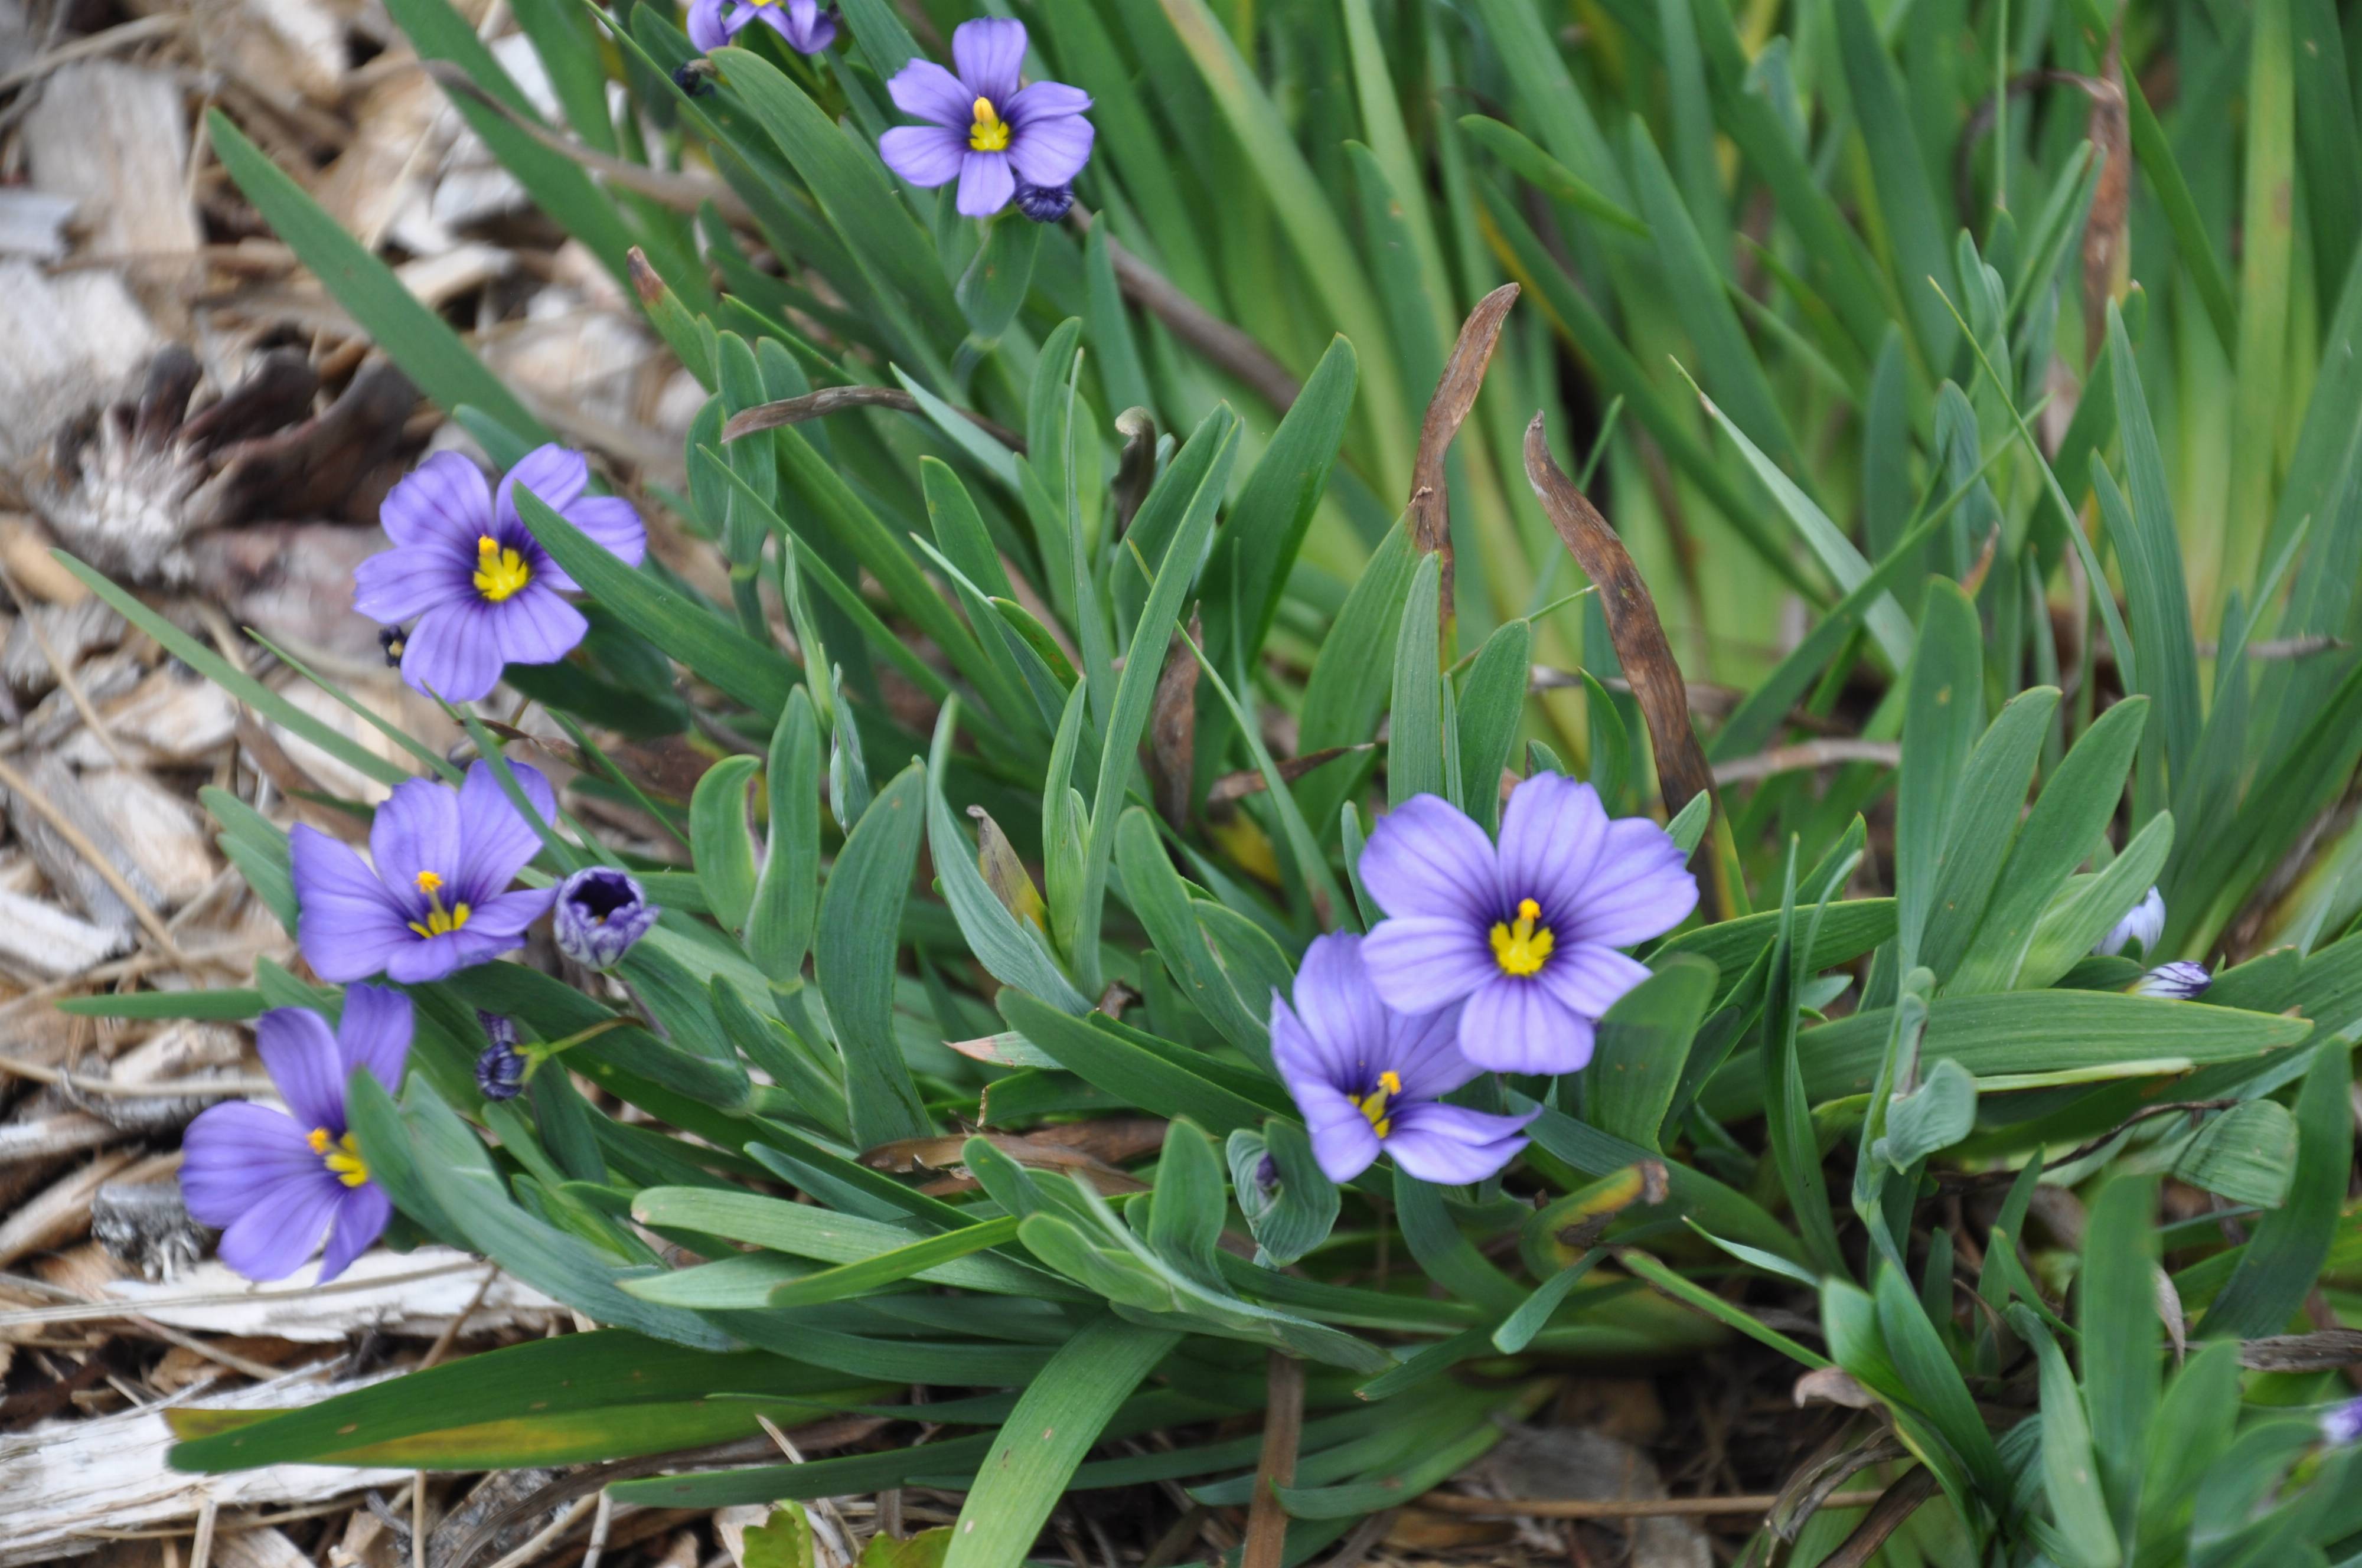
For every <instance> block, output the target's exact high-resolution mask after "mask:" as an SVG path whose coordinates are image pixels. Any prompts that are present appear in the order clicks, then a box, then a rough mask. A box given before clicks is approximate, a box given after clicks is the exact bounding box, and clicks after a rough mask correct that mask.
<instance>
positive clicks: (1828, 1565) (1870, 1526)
mask: <svg viewBox="0 0 2362 1568" xmlns="http://www.w3.org/2000/svg"><path fill="white" fill-rule="evenodd" d="M1935 1495H1936V1475H1935V1473H1934V1472H1933V1471H1931V1470H1928V1469H1926V1467H1925V1466H1922V1467H1921V1468H1919V1469H1917V1470H1914V1471H1913V1472H1912V1473H1911V1474H1908V1475H1905V1476H1904V1478H1903V1479H1902V1480H1900V1481H1897V1482H1896V1483H1895V1484H1894V1485H1892V1486H1889V1487H1888V1488H1887V1489H1886V1490H1885V1491H1884V1492H1882V1493H1880V1494H1879V1495H1878V1497H1877V1500H1876V1501H1874V1502H1872V1503H1871V1505H1870V1513H1869V1515H1868V1516H1867V1517H1866V1518H1863V1519H1862V1521H1861V1523H1860V1524H1858V1525H1856V1526H1854V1530H1853V1533H1852V1534H1851V1535H1849V1536H1848V1537H1846V1538H1845V1541H1844V1544H1842V1545H1840V1546H1839V1547H1838V1549H1837V1550H1836V1551H1832V1552H1830V1553H1829V1554H1828V1555H1827V1557H1824V1558H1822V1559H1821V1568H1862V1565H1863V1564H1864V1563H1866V1562H1869V1561H1870V1560H1871V1558H1872V1557H1875V1556H1877V1555H1878V1549H1879V1548H1880V1547H1882V1546H1883V1545H1885V1544H1886V1538H1887V1537H1888V1536H1890V1535H1893V1533H1894V1532H1895V1531H1896V1530H1897V1529H1901V1528H1902V1527H1903V1521H1904V1519H1907V1518H1910V1517H1911V1516H1912V1515H1913V1514H1914V1513H1915V1512H1916V1511H1917V1510H1918V1507H1919V1505H1920V1504H1922V1503H1924V1502H1926V1500H1927V1499H1928V1498H1930V1497H1932V1496H1935ZM1845 1496H1847V1494H1839V1496H1837V1497H1831V1498H1830V1499H1829V1500H1828V1503H1827V1504H1824V1505H1823V1506H1824V1507H1829V1506H1835V1507H1860V1504H1859V1503H1851V1502H1847V1501H1843V1500H1841V1499H1842V1498H1843V1497H1845ZM1851 1496H1868V1495H1867V1494H1864V1493H1855V1494H1851Z"/></svg>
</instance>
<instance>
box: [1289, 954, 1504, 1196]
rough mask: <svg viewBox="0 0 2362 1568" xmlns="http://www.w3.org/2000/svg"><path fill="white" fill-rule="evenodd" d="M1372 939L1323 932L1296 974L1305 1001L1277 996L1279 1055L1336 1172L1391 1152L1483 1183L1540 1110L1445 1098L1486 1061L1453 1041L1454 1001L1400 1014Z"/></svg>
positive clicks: (1422, 1172)
mask: <svg viewBox="0 0 2362 1568" xmlns="http://www.w3.org/2000/svg"><path fill="white" fill-rule="evenodd" d="M1373 945H1374V944H1373V943H1371V942H1370V941H1369V940H1368V939H1365V938H1363V937H1359V936H1349V935H1345V934H1343V933H1337V934H1333V935H1330V936H1323V937H1319V938H1316V939H1315V940H1314V941H1313V944H1312V945H1311V946H1310V947H1308V948H1307V949H1305V953H1304V964H1303V966H1302V967H1301V968H1299V969H1298V970H1297V974H1296V1005H1295V1006H1294V1007H1293V1008H1290V1007H1289V1006H1288V1004H1287V1003H1286V1001H1285V1000H1284V999H1281V997H1280V995H1279V992H1278V991H1277V990H1274V991H1273V992H1272V996H1271V1054H1272V1057H1273V1060H1274V1061H1275V1062H1276V1063H1277V1065H1278V1067H1279V1076H1280V1078H1281V1080H1282V1081H1283V1082H1285V1083H1286V1085H1287V1092H1288V1093H1289V1094H1290V1095H1293V1096H1294V1097H1295V1099H1296V1104H1297V1109H1298V1110H1302V1111H1303V1112H1304V1121H1305V1126H1306V1127H1307V1128H1308V1130H1309V1131H1310V1132H1311V1134H1312V1153H1313V1155H1314V1157H1315V1158H1317V1159H1318V1160H1319V1162H1320V1169H1321V1170H1322V1171H1323V1172H1324V1173H1326V1175H1327V1176H1328V1177H1329V1179H1330V1180H1331V1181H1338V1182H1344V1181H1351V1180H1352V1179H1353V1178H1354V1177H1355V1176H1360V1175H1361V1174H1362V1173H1363V1171H1365V1170H1367V1169H1369V1167H1370V1165H1371V1163H1372V1162H1373V1161H1374V1160H1375V1159H1376V1158H1377V1157H1378V1155H1379V1154H1380V1152H1381V1151H1383V1152H1384V1153H1385V1154H1392V1155H1393V1156H1394V1157H1395V1164H1396V1165H1400V1166H1401V1167H1402V1168H1403V1169H1404V1170H1405V1171H1407V1173H1409V1174H1410V1175H1412V1176H1417V1177H1418V1179H1419V1180H1421V1181H1432V1182H1444V1183H1451V1184H1459V1183H1463V1182H1472V1181H1483V1180H1484V1179H1485V1178H1486V1177H1487V1176H1494V1175H1496V1174H1497V1173H1498V1172H1499V1171H1500V1169H1501V1167H1502V1166H1504V1165H1507V1164H1508V1163H1509V1161H1510V1160H1512V1159H1513V1158H1515V1157H1516V1156H1517V1153H1518V1150H1520V1149H1522V1148H1524V1147H1525V1146H1526V1140H1525V1139H1524V1138H1523V1137H1522V1136H1520V1134H1519V1129H1521V1128H1523V1127H1524V1126H1525V1124H1526V1123H1527V1122H1529V1121H1532V1120H1533V1119H1534V1117H1535V1116H1537V1115H1540V1111H1539V1110H1533V1111H1529V1112H1527V1113H1526V1114H1525V1115H1523V1116H1496V1115H1492V1114H1489V1113H1488V1112H1485V1111H1481V1110H1468V1109H1466V1108H1465V1107H1462V1106H1457V1105H1446V1104H1444V1103H1443V1100H1442V1097H1443V1096H1444V1095H1447V1094H1450V1093H1451V1091H1452V1090H1453V1089H1456V1088H1459V1087H1460V1086H1461V1085H1462V1084H1464V1083H1466V1082H1468V1080H1469V1079H1471V1078H1473V1077H1476V1076H1477V1074H1478V1073H1479V1072H1480V1071H1481V1070H1482V1069H1480V1068H1479V1067H1478V1066H1476V1065H1475V1064H1474V1063H1473V1062H1471V1061H1469V1060H1468V1059H1467V1058H1466V1057H1465V1056H1463V1055H1461V1054H1460V1049H1459V1047H1458V1046H1457V1045H1455V1044H1454V1043H1452V1032H1453V1029H1454V1026H1455V1025H1456V1024H1457V1023H1458V1021H1459V1018H1458V1012H1459V1010H1458V1009H1456V1008H1446V1009H1444V1010H1441V1011H1437V1012H1426V1013H1418V1014H1406V1013H1400V1012H1396V1010H1394V1009H1392V1008H1390V1007H1388V1006H1386V1004H1385V1002H1384V1001H1381V1000H1380V999H1379V998H1378V992H1377V989H1376V988H1375V987H1374V985H1373V984H1372V983H1371V981H1372V976H1371V973H1370V970H1369V969H1368V967H1366V966H1365V965H1364V963H1363V959H1364V957H1365V956H1366V955H1369V951H1370V948H1371V947H1372V946H1373Z"/></svg>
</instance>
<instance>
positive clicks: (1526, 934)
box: [1361, 773, 1697, 1073]
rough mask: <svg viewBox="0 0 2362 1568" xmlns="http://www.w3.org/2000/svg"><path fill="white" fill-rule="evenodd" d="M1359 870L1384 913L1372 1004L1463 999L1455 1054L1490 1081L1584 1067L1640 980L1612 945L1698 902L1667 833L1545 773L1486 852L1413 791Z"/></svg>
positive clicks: (1408, 1005)
mask: <svg viewBox="0 0 2362 1568" xmlns="http://www.w3.org/2000/svg"><path fill="white" fill-rule="evenodd" d="M1361 875H1362V881H1363V885H1364V886H1365V887H1367V888H1368V889H1369V890H1370V893H1371V895H1372V896H1373V897H1374V898H1375V899H1376V900H1377V901H1378V902H1379V903H1380V904H1381V905H1382V906H1384V907H1385V911H1386V913H1387V915H1388V917H1389V918H1388V919H1386V920H1385V921H1382V922H1379V923H1378V925H1377V926H1376V927H1375V928H1374V929H1373V930H1372V931H1371V933H1370V938H1369V966H1370V976H1371V979H1372V981H1373V983H1374V984H1375V985H1376V987H1377V988H1378V994H1379V995H1380V996H1383V997H1384V998H1385V999H1386V1003H1387V1005H1388V1006H1390V1007H1393V1008H1395V1009H1396V1010H1400V1011H1404V1012H1432V1011H1434V1010H1437V1009H1439V1008H1445V1007H1449V1006H1451V1004H1452V1003H1454V1002H1457V1001H1460V1000H1462V999H1466V1001H1467V1004H1468V1006H1467V1009H1466V1010H1464V1011H1463V1012H1462V1013H1461V1015H1460V1027H1459V1039H1460V1049H1461V1051H1462V1053H1464V1054H1465V1055H1467V1057H1468V1059H1469V1060H1470V1061H1471V1062H1473V1063H1475V1064H1476V1065H1477V1066H1480V1067H1491V1068H1494V1069H1496V1070H1497V1071H1501V1072H1515V1073H1571V1072H1573V1071H1574V1070H1575V1069H1577V1068H1579V1067H1581V1066H1584V1064H1585V1063H1587V1062H1589V1061H1590V1060H1591V1048H1592V1026H1593V1024H1594V1023H1595V1022H1596V1021H1597V1020H1598V1018H1599V1015H1600V1014H1601V1013H1604V1012H1606V1010H1607V1009H1608V1008H1609V1006H1610V1005H1612V1004H1613V1003H1614V1002H1615V1000H1616V999H1617V998H1618V997H1620V996H1622V995H1623V994H1624V993H1625V992H1626V991H1628V990H1630V989H1631V988H1633V987H1634V986H1636V985H1638V984H1639V983H1640V982H1641V981H1642V980H1644V979H1646V978H1648V977H1649V971H1648V969H1647V967H1646V966H1643V965H1641V964H1640V963H1639V961H1638V960H1636V959H1633V958H1630V957H1628V956H1626V955H1624V954H1622V953H1619V952H1617V948H1619V947H1628V946H1630V945H1631V944H1633V943H1636V942H1640V941H1643V940H1645V939H1647V938H1649V937H1651V936H1657V935H1661V934H1662V933H1665V932H1668V931H1671V930H1672V928H1673V927H1674V926H1676V925H1679V924H1680V923H1681V922H1682V920H1683V917H1685V916H1686V915H1688V913H1689V912H1690V911H1691V910H1693V909H1694V908H1695V907H1696V906H1697V879H1696V878H1694V877H1692V876H1691V875H1690V874H1689V873H1688V872H1687V871H1685V870H1683V867H1682V852H1681V849H1680V847H1679V846H1678V845H1675V844H1674V843H1673V841H1672V837H1671V836H1670V835H1668V834H1666V832H1665V830H1664V829H1662V828H1661V827H1659V826H1658V825H1657V824H1656V823H1652V822H1650V821H1649V820H1648V819H1647V818H1645V817H1627V818H1625V819H1623V820H1622V821H1619V822H1610V821H1609V820H1608V817H1607V812H1606V809H1605V808H1604V807H1602V806H1601V805H1600V803H1599V796H1598V794H1597V792H1596V791H1595V790H1593V789H1592V787H1591V786H1590V785H1588V784H1578V783H1576V782H1575V781H1574V780H1573V779H1571V778H1565V777H1563V776H1562V775H1560V774H1555V773H1542V774H1537V775H1535V776H1534V777H1533V778H1529V779H1527V780H1526V781H1525V782H1524V783H1522V784H1520V785H1518V788H1517V790H1516V792H1515V793H1513V794H1512V795H1511V796H1510V797H1509V805H1508V810H1507V813H1506V814H1505V815H1504V817H1503V819H1502V823H1501V842H1500V845H1499V846H1498V847H1497V848H1496V846H1495V845H1493V844H1492V842H1491V841H1490V840H1488V839H1486V838H1485V830H1484V829H1483V828H1480V827H1478V826H1477V825H1476V823H1474V822H1473V820H1471V819H1470V818H1469V817H1468V816H1467V814H1466V813H1464V812H1462V811H1461V810H1460V809H1459V808H1458V807H1456V806H1454V805H1452V804H1451V803H1450V802H1449V801H1444V800H1442V799H1440V797H1438V796H1434V795H1419V796H1416V797H1414V798H1413V799H1411V800H1410V801H1406V802H1405V803H1404V804H1402V805H1401V806H1399V807H1397V808H1396V809H1395V811H1394V812H1391V813H1389V814H1388V815H1387V816H1386V817H1385V820H1383V821H1382V822H1380V823H1378V825H1377V828H1376V830H1375V831H1374V832H1373V833H1372V834H1370V842H1369V844H1368V845H1366V846H1365V847H1364V848H1363V851H1362V865H1361Z"/></svg>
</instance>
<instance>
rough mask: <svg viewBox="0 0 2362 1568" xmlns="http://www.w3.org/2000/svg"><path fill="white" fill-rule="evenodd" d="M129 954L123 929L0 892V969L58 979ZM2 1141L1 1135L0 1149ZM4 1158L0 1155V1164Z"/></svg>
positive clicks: (127, 936)
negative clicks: (93, 921)
mask: <svg viewBox="0 0 2362 1568" xmlns="http://www.w3.org/2000/svg"><path fill="white" fill-rule="evenodd" d="M130 950H131V928H130V927H129V926H128V925H123V926H105V925H96V924H94V923H92V922H89V921H86V920H83V918H82V917H81V916H79V915H73V914H69V913H67V912H66V911H64V910H62V909H60V908H59V907H58V906H57V905H55V904H53V903H50V901H49V900H46V899H34V898H28V897H26V896H25V895H24V894H22V893H7V892H0V970H6V971H8V972H11V973H15V974H19V975H30V976H33V977H38V978H39V979H42V980H57V979H62V978H64V977H66V976H68V975H79V974H81V973H83V971H84V970H86V969H94V968H96V967H97V966H99V965H101V964H104V963H105V962H106V961H107V960H108V959H109V958H114V957H117V956H119V955H122V954H125V953H127V952H129V951H130ZM6 1142H7V1139H6V1132H5V1131H0V1150H5V1147H6ZM5 1159H6V1154H5V1152H0V1160H5Z"/></svg>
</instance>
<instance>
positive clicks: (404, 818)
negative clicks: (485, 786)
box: [370, 778, 461, 919]
mask: <svg viewBox="0 0 2362 1568" xmlns="http://www.w3.org/2000/svg"><path fill="white" fill-rule="evenodd" d="M460 843H461V837H460V832H459V797H458V792H457V791H455V790H452V788H451V787H450V786H449V785H447V784H445V783H442V782H440V781H439V780H436V779H433V778H412V779H408V780H406V781H404V782H403V783H400V784H397V785H395V786H394V787H393V793H392V794H391V795H388V796H387V797H386V798H385V803H384V804H382V805H381V806H380V807H378V809H377V819H376V820H375V821H374V822H372V823H370V859H371V860H374V861H375V862H377V876H378V880H379V881H380V882H382V883H383V884H385V888H386V890H387V891H388V892H389V893H391V894H392V902H394V903H395V904H397V905H398V906H399V907H402V908H403V909H407V910H410V911H414V912H413V914H412V916H411V918H413V919H415V918H417V917H416V913H415V911H422V910H424V909H425V907H426V895H425V889H422V888H420V887H419V885H418V880H419V874H420V873H421V872H425V873H429V874H431V875H433V876H434V877H435V878H437V879H438V896H439V897H440V898H441V899H442V900H443V905H444V907H445V908H446V909H448V908H449V907H450V906H451V903H452V901H453V900H455V899H457V898H458V887H459V886H460V885H461V884H460V881H459V848H460Z"/></svg>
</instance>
